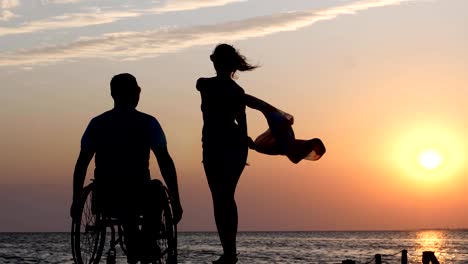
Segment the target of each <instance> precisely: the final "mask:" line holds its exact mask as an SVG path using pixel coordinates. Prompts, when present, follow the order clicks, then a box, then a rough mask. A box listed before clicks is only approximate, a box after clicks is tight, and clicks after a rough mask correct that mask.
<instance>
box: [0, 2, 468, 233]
mask: <svg viewBox="0 0 468 264" xmlns="http://www.w3.org/2000/svg"><path fill="white" fill-rule="evenodd" d="M0 8H1V9H0V68H1V71H0V83H1V94H2V95H1V96H0V105H1V111H0V123H1V124H2V125H1V126H0V146H1V147H0V211H1V212H2V213H1V215H2V216H1V217H0V231H2V232H3V231H67V230H69V225H70V218H69V213H68V210H69V205H70V203H71V191H72V188H71V183H72V173H73V167H74V163H75V161H76V158H77V155H78V152H79V147H80V138H81V135H82V133H83V132H84V129H85V128H86V126H87V124H88V122H89V120H90V119H91V118H92V117H94V116H96V115H98V114H100V113H102V112H104V111H107V110H109V109H110V108H112V107H113V101H112V98H111V97H110V91H109V81H110V79H111V77H112V76H113V75H115V74H118V73H121V72H130V73H132V74H134V75H135V76H136V78H137V79H138V82H139V84H140V86H141V87H142V94H141V100H140V104H139V106H138V110H140V111H143V112H146V113H149V114H151V115H154V116H155V117H157V118H158V120H159V121H160V123H161V125H162V127H163V129H164V131H165V133H166V137H167V140H168V148H169V151H170V153H171V155H172V157H173V159H174V161H175V164H176V167H177V172H178V175H179V184H180V190H181V200H182V205H183V207H184V217H183V219H182V221H181V223H180V226H179V229H180V230H182V231H197V230H203V231H206V230H215V225H214V220H213V215H212V204H211V197H210V194H209V189H208V186H207V182H206V179H205V176H204V171H203V167H202V163H201V141H200V139H201V127H202V117H201V111H200V98H199V94H198V92H197V91H196V89H195V81H196V80H197V78H199V77H202V76H212V75H213V74H214V69H213V67H212V65H211V62H210V60H209V55H210V54H211V52H212V50H213V48H214V46H215V45H216V44H218V43H222V42H227V43H231V44H233V45H234V46H235V47H237V48H238V49H239V50H240V52H241V53H242V54H244V55H245V56H246V57H247V58H248V59H249V61H250V62H252V63H254V64H259V65H261V67H260V68H258V69H256V70H255V71H253V72H247V73H238V74H237V76H238V79H237V80H236V81H237V82H238V83H239V84H240V85H241V86H242V87H243V88H244V89H245V90H246V92H247V93H249V94H252V95H255V96H257V97H259V98H262V99H264V100H265V101H268V102H270V103H271V104H273V105H275V106H277V107H278V108H280V109H282V110H284V111H286V112H288V113H290V114H292V115H294V117H295V124H294V126H293V127H294V129H295V132H296V136H297V137H298V138H313V137H318V138H320V139H322V140H323V142H324V143H325V145H326V147H327V153H326V154H325V155H324V156H323V158H322V159H321V160H319V161H315V162H312V161H302V162H300V163H299V164H297V165H295V164H292V163H291V162H290V161H289V160H288V159H287V158H285V157H279V156H265V155H262V154H259V153H256V152H253V151H250V153H249V159H248V162H249V164H250V166H248V167H246V169H245V171H244V174H243V175H242V177H241V179H240V183H239V186H238V189H237V193H236V197H237V201H238V207H239V228H240V230H400V229H418V228H468V193H467V190H466V189H467V186H468V167H467V165H466V164H467V159H468V139H467V136H466V135H468V101H467V98H468V48H467V47H468V27H467V25H468V16H467V11H466V10H468V1H465V0H433V1H418V0H362V1H354V0H330V1H325V0H320V1H306V0H290V1H270V0H206V1H189V0H184V1H180V0H179V1H177V0H166V1H159V2H158V1H149V0H148V1H115V0H103V1H87V0H75V1H64V0H61V1H60V0H55V1H53V0H43V1H39V0H35V1H26V0H16V1H14V0H0ZM247 115H248V126H249V127H248V129H249V135H250V136H251V137H253V138H255V137H256V136H257V135H259V134H260V133H262V132H263V131H264V130H266V128H267V124H266V121H265V120H264V118H263V116H262V115H261V114H260V113H259V112H256V111H253V110H248V112H247ZM151 162H152V164H151V171H152V176H153V177H154V178H160V174H159V169H158V167H157V164H156V161H155V158H154V157H152V159H151ZM92 176H93V166H91V167H90V168H89V169H88V179H87V182H88V181H89V179H90V178H92Z"/></svg>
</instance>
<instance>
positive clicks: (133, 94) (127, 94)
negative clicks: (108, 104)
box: [110, 73, 141, 108]
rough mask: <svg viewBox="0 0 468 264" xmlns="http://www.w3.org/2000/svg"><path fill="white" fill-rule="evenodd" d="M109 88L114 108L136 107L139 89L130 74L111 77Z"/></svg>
mask: <svg viewBox="0 0 468 264" xmlns="http://www.w3.org/2000/svg"><path fill="white" fill-rule="evenodd" d="M110 87H111V95H112V98H114V102H115V106H130V107H133V108H135V107H136V106H137V105H138V101H139V100H140V91H141V89H140V87H139V86H138V83H137V80H136V78H135V77H134V76H133V75H131V74H130V73H121V74H117V75H115V76H114V77H112V80H111V82H110Z"/></svg>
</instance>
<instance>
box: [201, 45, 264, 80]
mask: <svg viewBox="0 0 468 264" xmlns="http://www.w3.org/2000/svg"><path fill="white" fill-rule="evenodd" d="M210 58H211V61H213V63H215V64H218V65H221V66H222V67H223V68H225V69H227V70H230V71H232V74H234V73H235V72H236V71H251V70H254V69H256V68H258V67H259V66H258V65H252V64H250V63H248V62H247V58H246V57H245V56H244V55H242V54H240V53H239V51H238V50H236V49H235V48H234V47H233V46H231V45H229V44H224V43H223V44H219V45H217V46H216V48H215V49H214V51H213V54H211V56H210Z"/></svg>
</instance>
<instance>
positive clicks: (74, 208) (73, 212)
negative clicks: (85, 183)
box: [70, 199, 79, 220]
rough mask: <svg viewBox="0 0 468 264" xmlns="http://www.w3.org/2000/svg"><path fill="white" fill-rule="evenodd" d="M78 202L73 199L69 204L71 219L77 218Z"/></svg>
mask: <svg viewBox="0 0 468 264" xmlns="http://www.w3.org/2000/svg"><path fill="white" fill-rule="evenodd" d="M77 204H78V202H77V201H75V199H73V202H72V204H71V206H70V216H71V218H72V219H73V220H75V219H78V217H79V215H78V208H77V207H78V205H77Z"/></svg>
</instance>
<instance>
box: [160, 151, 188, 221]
mask: <svg viewBox="0 0 468 264" xmlns="http://www.w3.org/2000/svg"><path fill="white" fill-rule="evenodd" d="M153 152H154V155H155V156H156V159H157V160H158V165H159V169H160V170H161V175H162V177H163V178H164V182H165V183H166V185H167V187H168V189H169V193H170V195H171V198H172V201H173V203H172V206H173V211H174V221H175V222H176V223H178V222H179V221H180V219H181V218H182V213H183V210H182V206H181V204H180V196H179V185H178V183H177V173H176V169H175V165H174V161H173V160H172V158H171V155H169V151H168V150H167V147H166V146H159V147H156V148H155V149H153Z"/></svg>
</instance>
